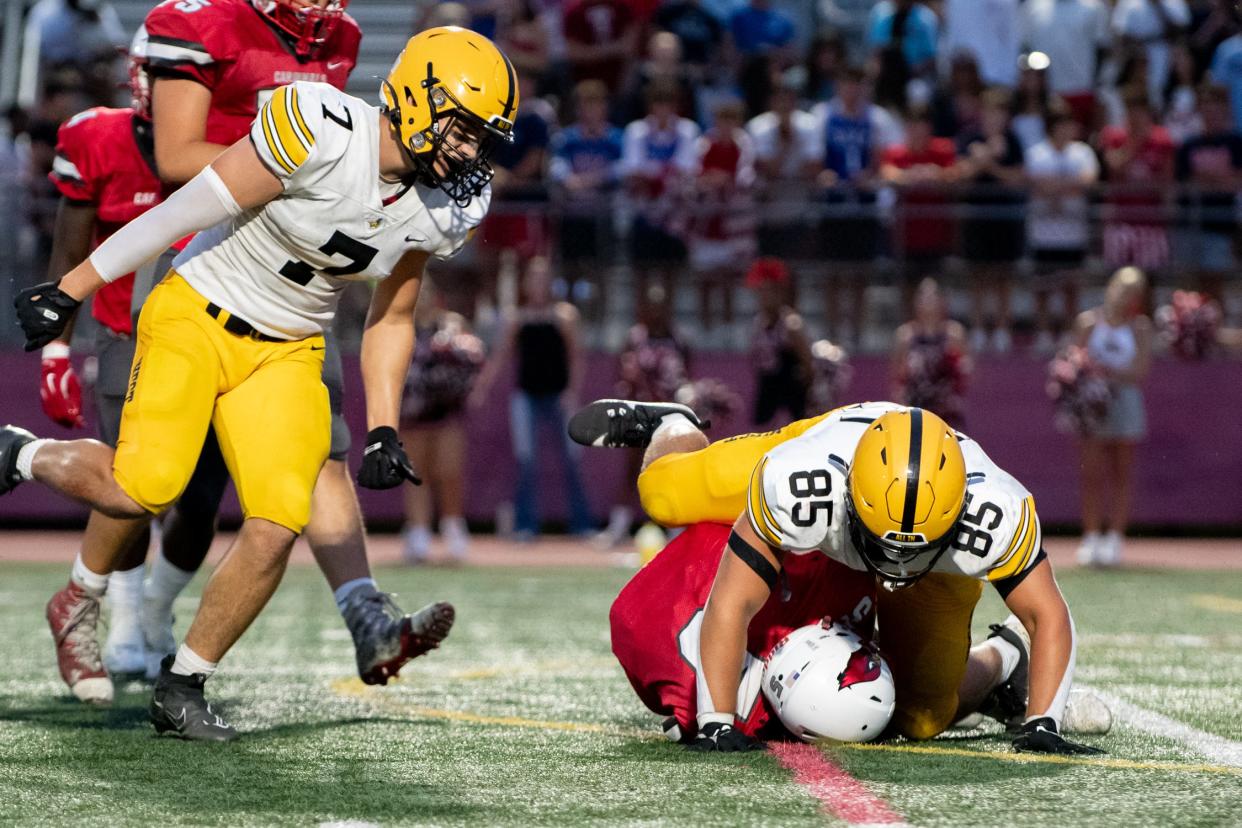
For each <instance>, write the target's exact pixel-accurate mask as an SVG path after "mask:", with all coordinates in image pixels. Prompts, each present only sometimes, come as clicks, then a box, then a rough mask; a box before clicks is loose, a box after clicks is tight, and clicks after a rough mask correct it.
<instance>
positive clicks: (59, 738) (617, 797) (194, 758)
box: [0, 564, 1242, 826]
mask: <svg viewBox="0 0 1242 828" xmlns="http://www.w3.org/2000/svg"><path fill="white" fill-rule="evenodd" d="M65 571H66V567H64V566H51V565H34V564H6V565H3V566H2V567H0V629H2V630H3V631H4V633H5V634H4V635H3V636H2V637H0V664H2V665H3V668H2V669H0V824H19V825H30V824H54V825H64V824H71V823H73V822H84V823H85V824H90V825H112V824H133V825H145V826H149V825H157V824H158V825H170V824H214V825H272V824H287V825H319V824H323V823H354V824H360V823H376V824H382V825H397V824H421V825H466V824H469V825H575V826H576V825H586V824H591V825H603V824H613V825H615V824H626V825H632V824H675V825H779V826H787V825H788V826H795V825H829V824H833V820H832V819H831V818H830V817H828V816H825V815H824V814H822V813H821V812H820V810H819V804H818V803H817V802H816V800H814V799H813V798H812V797H811V796H810V795H809V794H808V793H807V792H806V791H804V790H803V789H802V788H800V787H799V786H797V785H795V784H794V783H793V782H792V779H791V776H790V775H789V773H788V772H787V771H785V770H784V769H782V768H781V767H780V765H779V764H778V763H777V762H776V761H775V759H773V758H772V757H770V756H768V755H766V754H747V755H742V756H715V757H710V756H709V757H703V756H698V755H692V754H688V753H686V752H685V751H684V750H683V749H681V748H680V747H678V746H675V745H672V744H669V743H667V742H666V741H664V740H663V738H662V737H661V736H659V735H658V734H659V729H658V726H657V719H656V717H654V716H653V715H652V714H650V713H648V712H647V711H646V710H645V709H644V708H643V707H642V705H641V704H640V703H639V702H638V700H637V699H636V698H635V697H634V695H633V693H632V691H631V689H630V686H629V684H628V682H626V680H625V678H624V677H623V675H622V674H621V671H620V669H619V668H618V667H617V666H616V664H615V663H614V661H613V659H612V656H611V654H610V651H609V643H608V629H607V613H608V607H609V604H610V603H611V601H612V598H613V597H614V596H615V594H616V592H617V590H618V589H619V588H620V586H621V585H622V584H623V583H624V580H625V578H626V577H627V573H626V572H624V571H620V570H590V569H562V570H552V569H510V570H499V569H497V570H472V569H465V570H399V569H390V570H382V571H380V572H379V573H378V576H379V579H380V582H381V585H382V586H384V587H385V588H387V589H390V590H395V591H396V592H398V593H400V598H399V600H400V601H401V602H402V603H403V604H404V605H405V606H406V607H407V608H408V609H413V608H415V607H416V606H418V605H420V604H421V603H424V602H426V601H430V600H438V599H445V600H451V601H453V602H454V603H455V604H456V605H457V607H458V624H457V626H456V627H455V629H454V631H453V634H452V636H451V637H450V638H449V640H448V641H447V643H446V644H445V646H444V647H443V649H442V650H440V651H437V652H435V653H433V654H431V655H430V656H429V657H427V658H425V659H421V660H419V661H418V662H415V663H413V664H412V665H410V666H408V667H407V668H406V671H405V676H404V679H403V680H402V681H400V682H398V683H395V684H393V685H390V686H389V687H387V688H365V687H363V686H362V685H361V684H360V683H359V682H358V681H357V680H356V679H354V678H353V675H354V673H353V652H352V647H351V645H350V642H349V638H348V634H347V633H346V631H345V629H344V626H343V624H342V623H341V621H340V618H339V615H338V614H337V612H336V610H335V607H334V606H333V603H332V600H331V596H330V594H329V592H328V590H327V588H326V586H325V585H324V583H323V582H322V580H321V578H320V576H319V575H318V573H317V572H316V571H315V570H313V569H306V568H298V569H294V570H291V571H290V573H289V575H288V576H287V578H286V580H285V583H284V584H283V585H282V586H281V589H280V591H279V592H278V593H277V595H276V597H275V598H274V599H273V601H272V603H271V605H270V606H269V607H268V609H267V610H266V611H265V612H264V614H263V615H262V616H261V617H260V619H259V620H258V621H257V622H256V624H255V626H254V627H253V628H252V629H251V630H250V632H248V633H247V635H246V636H245V638H243V640H242V641H241V643H240V644H239V645H238V646H237V647H236V649H235V650H234V651H233V652H232V653H231V654H230V655H229V657H228V658H227V659H226V661H225V662H224V663H223V665H222V669H221V672H220V673H219V674H218V676H217V677H216V678H213V679H212V681H211V682H210V684H209V686H208V688H209V693H210V697H211V698H212V700H213V701H214V702H215V703H216V704H217V706H219V707H221V708H222V709H223V710H224V712H225V713H226V715H227V716H228V717H229V718H230V720H231V721H232V722H233V723H234V724H235V725H236V726H238V727H239V729H241V730H242V731H243V732H244V738H243V739H242V740H240V741H239V742H237V743H235V744H232V745H226V746H212V745H198V744H186V743H182V742H178V741H175V740H167V739H157V738H155V737H154V736H153V735H152V731H151V729H150V727H149V725H148V724H147V723H146V717H145V708H146V703H147V690H146V688H145V687H144V686H143V685H141V684H138V683H131V684H127V685H125V686H124V687H123V688H122V691H121V693H120V694H119V697H118V699H117V701H116V703H115V704H114V705H113V707H112V708H110V709H107V710H93V709H88V708H85V707H83V706H82V705H80V704H78V703H76V702H75V701H73V700H71V699H70V697H69V696H68V694H67V692H66V690H65V688H64V687H63V685H62V684H61V683H60V680H59V678H58V676H57V674H56V669H55V662H54V657H53V652H52V644H51V639H50V636H49V635H48V633H47V629H46V626H45V623H44V621H43V603H44V602H45V601H46V599H47V597H48V596H49V595H50V594H51V593H52V592H53V591H54V590H55V589H57V588H58V587H59V586H60V585H61V584H63V582H64V578H65ZM202 580H203V579H202V578H200V579H199V580H198V581H196V582H195V584H194V585H193V586H192V587H191V590H190V592H189V593H188V594H187V596H186V597H184V598H183V599H182V600H181V601H180V602H179V603H178V607H177V608H178V614H179V622H180V623H179V624H178V630H179V632H183V631H184V629H185V626H186V624H187V623H188V621H189V618H190V616H191V615H192V613H193V609H194V606H195V602H196V600H197V589H198V588H199V587H201V583H202ZM1061 582H1062V585H1063V588H1064V590H1065V592H1066V595H1067V598H1068V599H1069V600H1070V603H1071V606H1072V607H1073V610H1074V615H1075V618H1076V620H1077V622H1078V629H1079V632H1080V635H1081V644H1080V649H1079V656H1078V659H1079V676H1080V680H1081V681H1082V682H1083V683H1086V684H1090V685H1093V686H1096V687H1099V688H1101V689H1103V690H1106V691H1108V692H1110V693H1113V694H1115V695H1117V696H1118V697H1121V698H1123V699H1125V700H1126V701H1128V702H1130V703H1131V704H1134V705H1137V706H1139V707H1142V708H1145V709H1147V710H1152V711H1155V712H1158V713H1162V714H1164V715H1166V716H1169V717H1172V718H1174V719H1177V720H1178V721H1180V722H1184V723H1185V724H1188V725H1191V726H1193V727H1196V728H1199V729H1201V730H1203V731H1206V732H1208V733H1211V734H1215V735H1217V736H1220V737H1224V738H1226V739H1234V740H1239V739H1242V615H1239V614H1238V613H1236V612H1230V611H1228V610H1225V609H1217V610H1213V609H1206V608H1204V607H1202V606H1199V605H1197V604H1196V603H1195V596H1199V595H1216V596H1223V597H1225V598H1227V599H1233V600H1237V599H1242V578H1240V577H1239V576H1238V575H1237V574H1235V573H1211V572H1196V573H1179V572H1151V571H1149V572H1121V573H1091V572H1088V573H1080V572H1069V573H1066V574H1064V575H1063V576H1062V577H1061ZM1226 606H1228V603H1227V602H1226ZM1003 615H1004V609H1003V606H1002V605H1001V604H1000V602H999V601H998V600H997V599H995V597H994V596H992V595H991V594H989V595H987V596H986V597H985V602H984V604H983V605H981V607H980V609H979V611H978V612H977V613H976V617H975V622H976V631H977V632H984V631H986V624H987V623H989V622H992V621H996V620H999V619H1000V618H1001V617H1003ZM1089 740H1090V741H1093V742H1094V743H1097V744H1100V745H1102V746H1104V747H1106V748H1107V749H1108V750H1109V757H1108V758H1109V759H1112V760H1125V761H1126V762H1129V763H1136V764H1135V765H1127V766H1125V767H1116V766H1104V765H1096V766H1092V765H1090V764H1068V765H1058V764H1051V763H1033V764H1022V763H1016V762H1012V761H1005V760H1004V759H1002V758H998V757H995V756H990V755H986V752H996V751H1007V749H1008V742H1007V740H1005V739H1004V737H1003V736H1002V735H1000V734H999V733H997V732H995V730H987V729H985V731H984V733H983V734H982V735H979V734H975V735H973V736H969V737H966V738H961V737H960V736H959V737H956V738H948V739H943V740H937V741H936V742H933V743H931V744H930V747H932V748H935V749H936V750H952V751H958V750H963V749H964V750H972V751H982V752H984V755H979V756H960V755H956V754H955V753H937V752H932V753H914V752H910V751H906V750H904V746H902V745H900V744H898V745H895V746H893V747H895V748H896V750H860V749H851V748H833V749H829V751H828V753H829V755H830V756H831V757H832V758H833V759H834V760H835V761H837V762H838V763H839V764H841V765H842V766H844V767H845V768H847V769H848V770H849V771H850V772H851V773H853V774H854V775H855V776H856V777H857V778H858V779H859V780H861V781H862V782H863V783H864V784H865V785H867V786H868V787H869V788H870V789H871V790H872V791H873V792H874V793H875V794H877V795H878V796H880V797H882V798H883V799H884V800H886V801H887V802H888V803H889V804H890V805H891V807H892V809H893V810H895V811H896V812H899V813H900V814H902V815H904V816H905V817H906V819H907V820H908V821H909V822H910V823H911V824H914V825H952V826H967V825H1056V826H1077V825H1101V826H1103V825H1110V826H1111V825H1157V824H1158V825H1238V824H1242V769H1235V772H1220V771H1219V770H1217V771H1215V772H1214V771H1213V770H1212V768H1214V767H1216V768H1219V764H1218V763H1217V762H1214V761H1213V760H1211V759H1210V758H1206V757H1204V756H1202V755H1200V754H1199V753H1197V752H1196V751H1195V750H1194V749H1193V747H1188V746H1186V745H1184V744H1182V743H1181V742H1179V741H1177V740H1175V739H1171V738H1167V737H1161V736H1153V735H1150V734H1148V733H1145V732H1142V731H1139V730H1135V729H1134V728H1132V727H1130V726H1129V725H1127V724H1126V722H1124V721H1121V722H1119V723H1118V725H1117V727H1115V728H1114V731H1113V732H1112V733H1111V734H1109V735H1108V736H1103V737H1092V738H1090V739H1089ZM924 747H927V746H924ZM1006 755H1008V754H1007V753H1006ZM1149 763H1163V764H1160V765H1159V766H1158V767H1147V766H1146V765H1147V764H1149ZM1204 766H1207V767H1204ZM1182 768H1187V769H1182Z"/></svg>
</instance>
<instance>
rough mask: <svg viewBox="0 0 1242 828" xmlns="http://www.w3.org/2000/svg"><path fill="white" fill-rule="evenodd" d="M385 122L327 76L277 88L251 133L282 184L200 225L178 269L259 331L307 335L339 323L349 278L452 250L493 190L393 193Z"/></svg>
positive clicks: (417, 188) (378, 275) (378, 274)
mask: <svg viewBox="0 0 1242 828" xmlns="http://www.w3.org/2000/svg"><path fill="white" fill-rule="evenodd" d="M381 128H382V124H381V120H380V114H379V110H378V109H377V108H376V107H374V106H371V105H369V104H367V103H365V102H364V101H362V100H360V99H358V98H355V97H353V96H351V95H346V94H345V93H344V92H341V91H339V90H337V89H335V88H333V87H331V86H329V85H327V84H324V83H306V82H298V83H294V84H291V85H289V86H282V87H280V88H279V89H277V90H276V91H275V93H274V94H273V95H272V97H271V99H270V100H269V101H268V102H267V103H266V104H264V105H263V108H262V109H260V110H259V115H258V117H257V118H256V119H255V121H254V123H253V124H252V126H251V128H250V141H251V143H253V144H254V147H255V150H257V152H258V154H259V157H260V158H261V159H262V160H263V163H264V164H266V165H267V167H268V169H270V170H271V171H272V172H273V173H274V174H275V175H276V176H277V177H278V178H279V179H280V180H281V183H282V184H283V185H284V193H283V194H282V195H280V196H278V197H277V198H276V199H274V200H272V201H270V202H268V203H267V204H265V205H263V206H262V207H260V208H258V209H253V210H247V211H245V212H244V213H242V214H241V215H240V216H238V217H237V218H235V219H232V220H231V221H227V222H223V223H222V224H220V225H217V226H216V227H213V228H211V229H209V230H205V231H203V232H202V233H199V234H198V235H197V236H195V237H194V240H193V241H191V242H190V244H189V246H188V247H186V249H185V250H184V251H183V252H182V253H181V255H179V256H178V257H177V258H176V259H175V260H174V262H173V266H174V267H175V268H176V269H177V272H178V273H180V274H181V275H182V276H183V277H184V278H185V280H186V281H187V282H189V283H190V285H192V286H193V287H194V289H195V290H197V291H198V292H199V293H201V294H202V295H203V296H204V297H205V298H207V299H208V300H210V301H211V302H214V303H215V304H217V305H219V306H220V307H221V308H223V309H225V310H227V311H228V312H229V313H231V314H233V315H236V316H238V317H240V318H242V319H244V320H245V321H247V322H249V323H250V324H251V325H253V326H254V327H255V328H256V329H258V330H259V331H261V332H262V333H265V334H267V335H269V336H276V337H280V338H282V339H302V338H305V337H308V336H313V335H315V334H318V333H321V332H322V331H323V330H325V329H326V328H327V327H328V326H329V325H330V324H331V322H332V317H333V316H334V315H335V313H336V305H337V300H338V298H339V297H340V294H341V291H343V290H344V289H345V287H346V285H347V284H348V283H349V282H351V281H357V280H363V279H383V278H385V277H387V276H388V275H389V274H391V273H392V270H393V268H394V267H395V266H396V264H397V262H398V261H399V260H400V259H401V257H402V256H404V255H405V254H406V253H407V252H409V251H411V250H422V251H426V252H428V253H431V254H432V255H435V256H439V257H441V258H447V257H449V256H452V255H453V254H454V253H456V252H457V251H458V250H460V249H461V246H462V245H463V244H465V242H466V239H467V238H468V237H469V236H470V233H471V231H472V230H473V229H474V228H475V227H476V226H477V225H478V224H479V222H480V221H482V220H483V216H484V215H485V214H486V213H487V207H488V204H489V202H490V200H491V191H490V190H489V189H484V191H483V193H481V194H480V195H479V196H477V197H476V198H474V199H473V200H472V201H471V202H470V204H469V205H468V206H466V207H458V206H457V204H456V203H454V202H453V200H452V199H450V198H449V197H448V196H447V195H446V194H445V193H444V192H443V191H442V190H440V189H438V188H434V187H427V186H424V185H422V184H415V185H413V186H410V187H409V188H408V189H405V190H404V191H401V190H398V191H397V192H399V193H400V194H399V195H397V192H394V193H393V196H396V197H395V198H393V197H389V198H387V199H385V197H384V193H382V192H381V182H380V179H379V142H380V140H381V138H382V139H383V140H388V138H387V135H382V134H381V132H380V130H381ZM386 201H387V202H388V203H385V202H386Z"/></svg>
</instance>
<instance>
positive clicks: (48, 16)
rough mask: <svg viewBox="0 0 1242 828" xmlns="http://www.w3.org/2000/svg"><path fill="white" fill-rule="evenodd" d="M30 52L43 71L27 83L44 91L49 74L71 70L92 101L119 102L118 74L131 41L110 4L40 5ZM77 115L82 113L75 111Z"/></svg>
mask: <svg viewBox="0 0 1242 828" xmlns="http://www.w3.org/2000/svg"><path fill="white" fill-rule="evenodd" d="M25 40H26V42H25V47H24V48H25V49H27V50H33V54H34V55H35V56H37V58H38V62H37V66H38V72H37V74H36V75H35V76H34V77H32V78H30V79H29V80H27V81H26V82H27V83H32V84H34V86H33V87H32V88H34V89H40V88H41V87H42V86H43V84H44V80H43V79H44V78H45V77H46V75H47V73H48V72H56V71H57V70H64V69H71V70H73V71H74V72H76V73H77V74H78V76H79V77H80V81H79V84H80V86H81V88H82V89H83V91H84V92H85V93H86V97H87V98H88V100H89V103H88V104H87V106H92V105H93V106H112V105H113V104H114V103H115V102H116V90H117V88H118V86H117V78H118V75H117V71H118V67H119V65H120V60H121V56H122V54H123V53H124V51H125V49H126V47H127V46H128V45H129V38H128V37H127V36H126V33H125V29H124V28H123V27H122V26H121V19H120V18H119V17H118V16H117V13H116V10H115V9H113V8H112V6H111V4H109V3H107V2H104V0H39V2H38V3H35V5H34V6H33V7H32V8H31V9H30V14H29V15H28V16H27V18H26V35H25ZM75 111H76V110H75Z"/></svg>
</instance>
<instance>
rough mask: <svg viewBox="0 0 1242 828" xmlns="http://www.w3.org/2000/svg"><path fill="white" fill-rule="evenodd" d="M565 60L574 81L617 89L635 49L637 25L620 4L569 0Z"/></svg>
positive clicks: (626, 7) (618, 1)
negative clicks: (585, 81)
mask: <svg viewBox="0 0 1242 828" xmlns="http://www.w3.org/2000/svg"><path fill="white" fill-rule="evenodd" d="M564 33H565V47H566V56H567V57H568V59H569V63H570V65H571V66H572V67H573V73H574V78H575V79H576V80H587V79H595V80H600V81H603V82H604V85H606V86H607V87H608V90H609V91H610V92H616V91H617V90H619V89H620V88H621V84H622V82H623V81H624V80H625V70H626V67H627V66H628V65H629V61H630V59H631V57H633V55H634V54H635V53H636V51H637V49H638V37H639V24H638V20H637V19H636V18H635V16H634V12H633V10H632V9H631V7H630V5H629V4H628V3H626V2H624V0H569V2H566V4H565V20H564Z"/></svg>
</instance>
